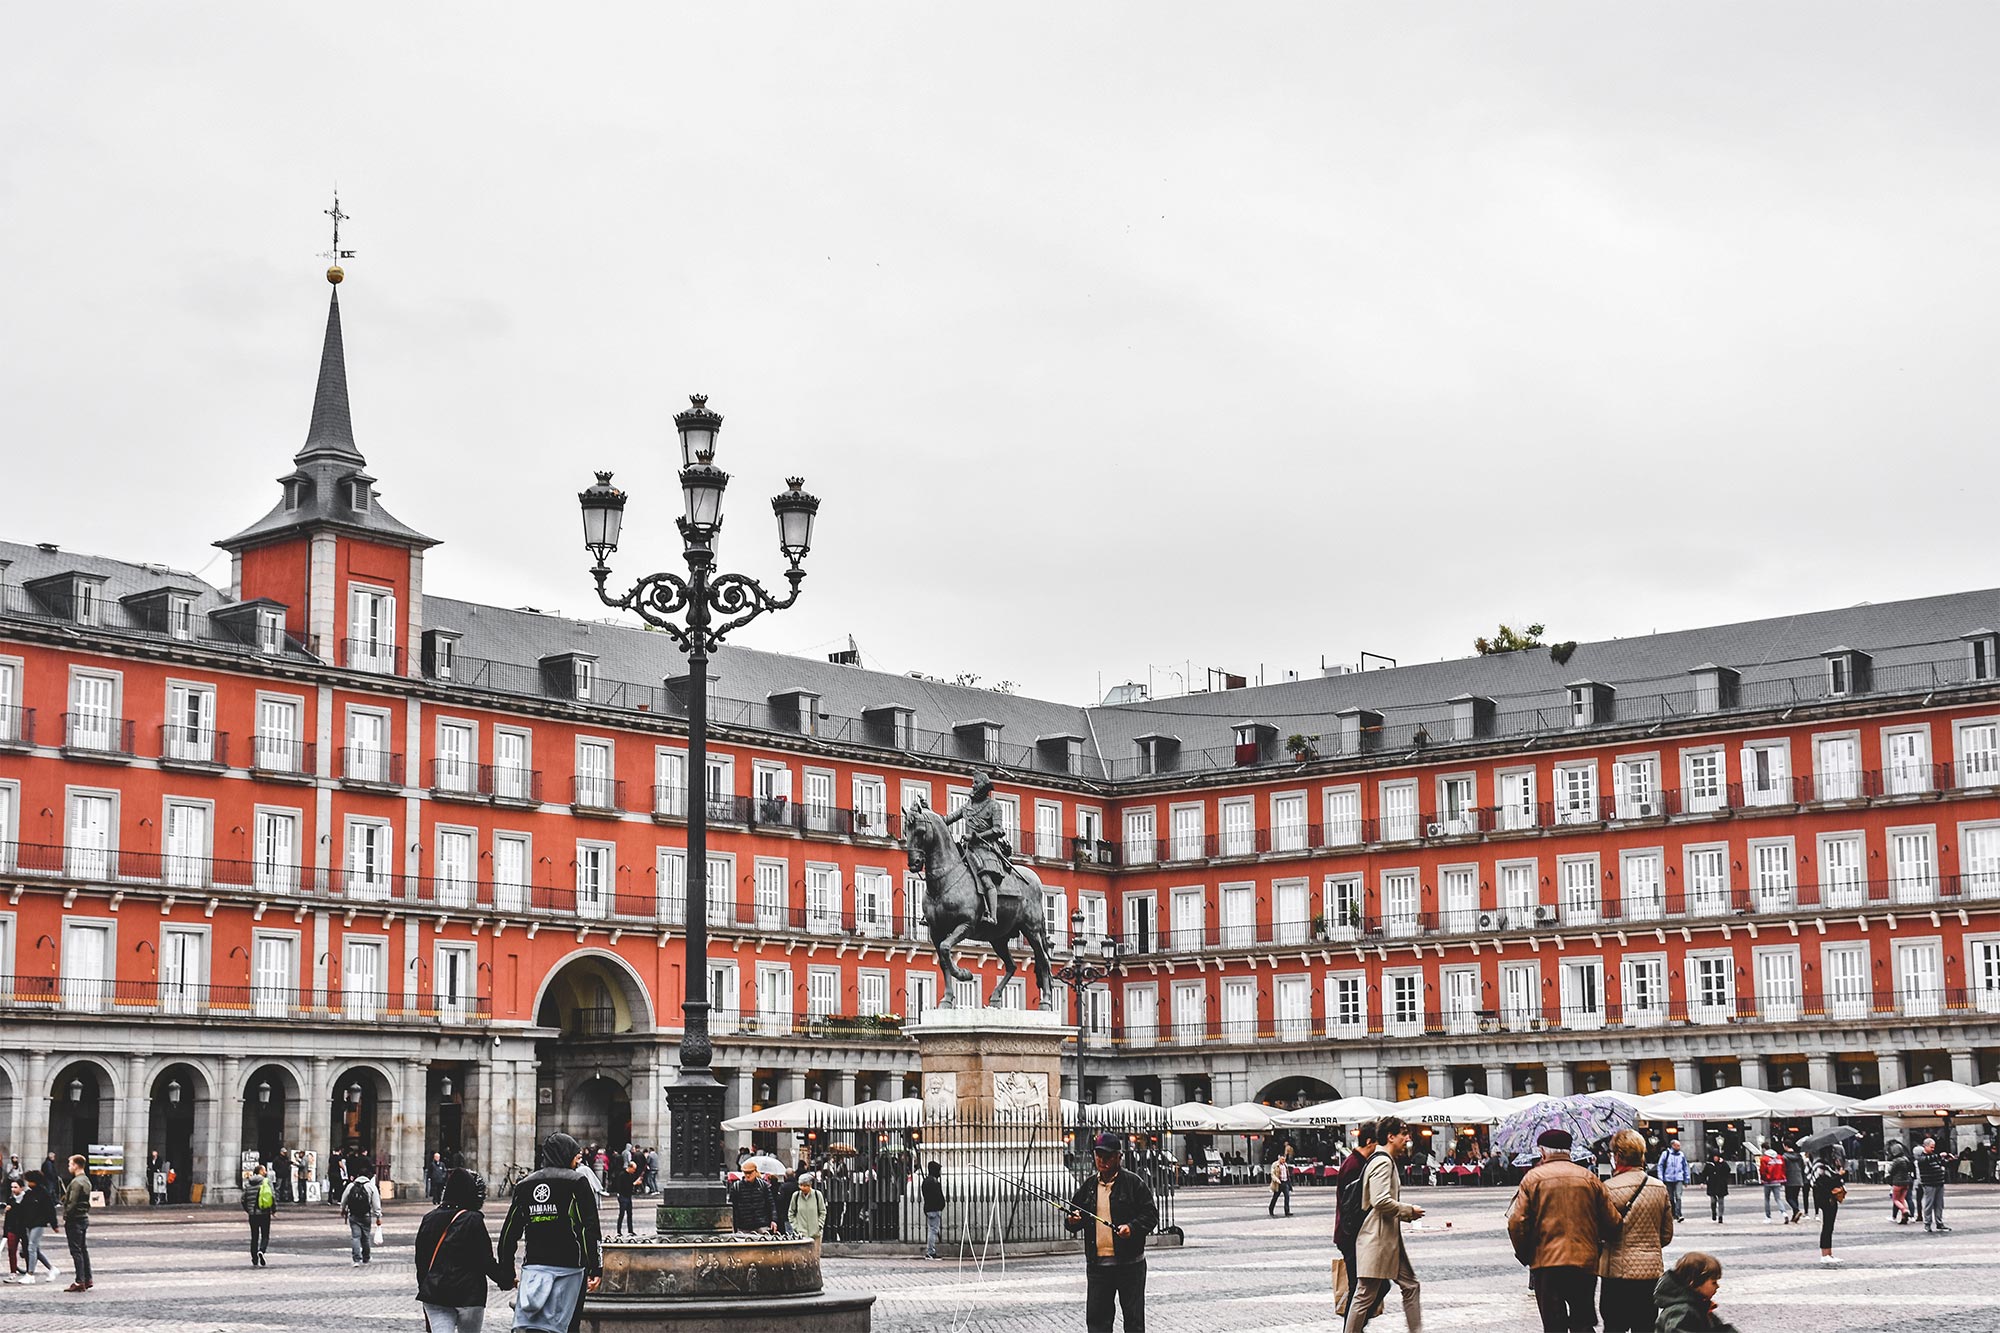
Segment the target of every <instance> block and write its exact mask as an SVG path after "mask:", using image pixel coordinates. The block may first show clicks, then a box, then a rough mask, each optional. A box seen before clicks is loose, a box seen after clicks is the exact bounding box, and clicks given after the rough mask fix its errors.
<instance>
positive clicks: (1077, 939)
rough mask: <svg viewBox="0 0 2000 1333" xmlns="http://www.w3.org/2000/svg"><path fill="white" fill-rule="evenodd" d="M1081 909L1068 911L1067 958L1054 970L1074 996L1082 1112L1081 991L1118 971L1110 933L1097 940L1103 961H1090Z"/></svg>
mask: <svg viewBox="0 0 2000 1333" xmlns="http://www.w3.org/2000/svg"><path fill="white" fill-rule="evenodd" d="M1083 921H1084V916H1083V909H1081V908H1078V909H1077V910H1076V911H1074V912H1071V913H1070V914H1069V961H1067V962H1065V963H1064V964H1063V965H1062V966H1061V967H1058V968H1057V969H1056V970H1055V979H1056V980H1057V981H1062V982H1067V983H1068V985H1069V988H1070V993H1071V994H1072V995H1074V996H1075V997H1076V1108H1077V1114H1079V1115H1081V1114H1082V1113H1083V1106H1084V1095H1083V1087H1084V1084H1083V991H1084V987H1086V986H1088V985H1090V984H1091V983H1092V982H1093V981H1102V980H1104V979H1105V978H1106V977H1112V976H1116V975H1117V974H1118V941H1116V940H1114V939H1112V938H1111V937H1110V936H1109V935H1106V936H1104V937H1103V938H1101V939H1099V940H1098V942H1097V955H1098V957H1099V958H1100V959H1102V960H1103V961H1102V962H1092V961H1091V957H1090V948H1089V946H1088V945H1087V944H1086V943H1085V941H1084V936H1083Z"/></svg>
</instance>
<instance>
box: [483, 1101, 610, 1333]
mask: <svg viewBox="0 0 2000 1333" xmlns="http://www.w3.org/2000/svg"><path fill="white" fill-rule="evenodd" d="M582 1161H583V1149H582V1148H581V1147H580V1146H579V1145H578V1144H577V1141H576V1140H575V1139H573V1138H571V1137H570V1136H569V1135H567V1134H561V1133H557V1134H551V1135H549V1136H548V1137H547V1138H546V1139H543V1140H542V1167H541V1169H540V1170H538V1171H536V1172H534V1173H533V1174H531V1175H529V1176H527V1177H526V1178H525V1179H523V1180H522V1181H521V1183H520V1184H518V1185H516V1186H515V1187H514V1200H513V1203H512V1205H511V1206H510V1207H509V1208H508V1209H507V1220H506V1222H505V1223H503V1224H502V1225H501V1228H500V1254H499V1260H498V1262H499V1268H500V1277H499V1279H498V1280H499V1283H500V1285H501V1287H502V1288H506V1287H512V1286H515V1285H516V1282H515V1278H514V1250H515V1248H516V1247H517V1246H519V1245H520V1244H521V1242H522V1239H523V1238H524V1237H525V1238H526V1241H527V1246H526V1252H525V1253H524V1254H523V1256H522V1259H523V1263H522V1265H521V1276H520V1280H519V1288H520V1294H519V1295H518V1296H517V1297H516V1298H515V1319H514V1322H515V1326H516V1327H528V1328H561V1327H564V1326H565V1325H566V1326H567V1327H568V1328H570V1329H571V1330H574V1329H576V1327H577V1326H578V1325H579V1324H580V1323H581V1322H582V1320H583V1294H584V1289H585V1288H586V1287H588V1288H589V1290H591V1291H596V1290H597V1285H598V1283H599V1282H601V1281H603V1279H604V1251H603V1245H602V1237H601V1234H600V1232H599V1229H598V1225H597V1191H596V1190H595V1189H593V1188H592V1187H591V1184H590V1181H589V1180H588V1179H587V1178H586V1177H585V1176H584V1174H583V1173H582V1172H581V1171H579V1170H577V1166H578V1165H579V1164H580V1163H581V1162H582ZM524 1311H539V1312H540V1316H539V1317H540V1319H541V1322H539V1323H526V1324H524V1323H523V1321H522V1314H523V1312H524Z"/></svg>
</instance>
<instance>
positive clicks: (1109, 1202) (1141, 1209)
mask: <svg viewBox="0 0 2000 1333" xmlns="http://www.w3.org/2000/svg"><path fill="white" fill-rule="evenodd" d="M1124 1152H1125V1145H1124V1144H1123V1143H1122V1142H1121V1141H1120V1140H1119V1138H1118V1136H1117V1135H1116V1134H1099V1135H1098V1136H1097V1140H1096V1142H1095V1143H1093V1144H1092V1145H1091V1154H1090V1155H1091V1158H1092V1160H1093V1161H1094V1162H1095V1164H1096V1166H1097V1174H1096V1175H1095V1176H1093V1177H1091V1178H1090V1179H1088V1180H1086V1181H1084V1182H1083V1183H1082V1184H1081V1185H1079V1186H1077V1188H1076V1193H1075V1194H1073V1195H1071V1196H1070V1201H1069V1211H1068V1212H1067V1213H1065V1214H1064V1215H1063V1225H1064V1226H1066V1227H1068V1228H1069V1229H1070V1231H1071V1232H1072V1233H1074V1232H1082V1233H1083V1262H1084V1275H1085V1279H1086V1286H1085V1293H1086V1294H1085V1297H1084V1306H1083V1326H1084V1328H1085V1329H1086V1330H1088V1333H1111V1313H1112V1302H1113V1301H1114V1300H1115V1301H1116V1302H1117V1305H1118V1308H1120V1309H1122V1310H1123V1311H1124V1312H1125V1333H1145V1329H1146V1233H1147V1232H1149V1231H1151V1230H1152V1229H1153V1228H1154V1227H1157V1226H1158V1225H1160V1210H1159V1208H1158V1206H1157V1205H1155V1204H1154V1202H1153V1191H1152V1190H1151V1189H1150V1188H1148V1187H1147V1185H1146V1182H1145V1181H1143V1180H1141V1179H1140V1178H1139V1177H1138V1176H1136V1175H1134V1174H1132V1173H1131V1172H1130V1171H1127V1170H1125V1169H1124V1168H1123V1167H1122V1165H1121V1162H1122V1160H1123V1157H1124Z"/></svg>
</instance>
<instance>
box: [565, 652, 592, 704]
mask: <svg viewBox="0 0 2000 1333" xmlns="http://www.w3.org/2000/svg"><path fill="white" fill-rule="evenodd" d="M569 672H570V675H569V691H570V697H571V698H572V699H580V700H583V701H585V702H588V701H589V700H590V698H591V696H592V695H593V694H595V693H596V691H597V663H595V662H593V661H591V660H590V659H589V658H588V657H574V658H571V659H570V664H569Z"/></svg>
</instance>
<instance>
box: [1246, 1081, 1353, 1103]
mask: <svg viewBox="0 0 2000 1333" xmlns="http://www.w3.org/2000/svg"><path fill="white" fill-rule="evenodd" d="M1339 1097H1340V1092H1339V1090H1338V1089H1336V1088H1335V1087H1334V1086H1333V1085H1332V1084H1331V1083H1328V1082H1327V1081H1326V1080H1324V1079H1318V1078H1314V1077H1313V1076H1312V1075H1310V1074H1287V1075H1286V1076H1285V1077H1283V1078H1280V1079H1275V1080H1273V1081H1272V1082H1270V1083H1266V1084H1265V1085H1264V1088H1263V1090H1262V1091H1261V1092H1259V1093H1258V1094H1257V1100H1258V1101H1260V1102H1263V1103H1264V1104H1266V1105H1267V1106H1285V1107H1295V1106H1311V1105H1313V1104H1315V1103H1317V1102H1330V1101H1336V1100H1338V1099H1339Z"/></svg>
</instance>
